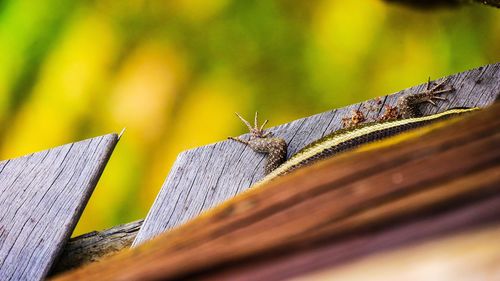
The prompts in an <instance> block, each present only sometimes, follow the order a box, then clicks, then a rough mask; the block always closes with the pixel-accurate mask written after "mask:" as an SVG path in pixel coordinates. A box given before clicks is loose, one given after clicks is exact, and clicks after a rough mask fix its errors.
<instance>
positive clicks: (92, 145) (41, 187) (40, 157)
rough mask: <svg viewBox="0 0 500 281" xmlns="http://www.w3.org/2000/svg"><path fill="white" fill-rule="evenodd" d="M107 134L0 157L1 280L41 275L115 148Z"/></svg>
mask: <svg viewBox="0 0 500 281" xmlns="http://www.w3.org/2000/svg"><path fill="white" fill-rule="evenodd" d="M117 140H118V136H117V135H116V134H110V135H105V136H101V137H97V138H93V139H88V140H84V141H81V142H76V143H71V144H67V145H63V146H60V147H56V148H53V149H50V150H46V151H42V152H38V153H34V154H31V155H27V156H24V157H20V158H16V159H11V160H6V161H2V162H0V280H41V279H43V278H44V277H45V275H46V274H47V272H48V270H49V269H50V267H51V266H52V264H53V262H54V260H55V259H56V257H57V255H58V254H59V253H60V251H61V249H62V247H63V246H64V245H65V243H66V241H67V240H68V239H69V237H70V235H71V232H72V231H73V229H74V227H75V225H76V223H77V221H78V219H79V218H80V215H81V213H82V211H83V209H84V207H85V205H86V203H87V201H88V199H89V197H90V195H91V193H92V191H93V190H94V187H95V185H96V183H97V181H98V179H99V177H100V175H101V173H102V171H103V169H104V167H105V165H106V163H107V161H108V159H109V157H110V155H111V152H112V151H113V149H114V147H115V145H116V142H117Z"/></svg>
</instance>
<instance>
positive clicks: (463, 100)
mask: <svg viewBox="0 0 500 281" xmlns="http://www.w3.org/2000/svg"><path fill="white" fill-rule="evenodd" d="M449 85H452V86H453V87H454V88H455V89H456V91H455V92H453V93H451V94H448V95H447V96H446V97H447V98H448V99H449V101H448V102H442V103H439V105H438V106H437V107H433V106H431V105H429V106H425V107H424V108H423V112H424V113H426V114H431V113H436V112H441V111H443V110H445V109H448V108H451V107H475V106H479V107H484V106H487V105H489V104H491V103H492V102H493V100H494V99H495V97H496V96H497V95H498V94H499V93H500V63H497V64H493V65H487V66H484V67H480V68H477V69H473V70H470V71H466V72H463V73H459V74H456V75H452V76H450V77H449ZM424 87H425V84H422V85H419V86H415V87H412V88H409V89H406V90H403V91H400V92H397V93H395V94H393V95H389V96H385V97H382V98H381V99H380V100H381V101H382V104H381V105H380V107H381V108H382V107H383V106H384V105H392V106H394V105H395V104H396V101H397V99H398V98H399V97H400V96H403V95H407V94H410V93H415V92H419V91H421V90H423V89H424ZM332 98H335V97H334V96H332ZM373 105H376V100H371V101H366V102H362V103H359V104H354V105H351V106H348V107H344V108H341V109H336V110H332V111H328V112H324V113H321V114H317V115H314V116H311V117H307V118H304V119H300V120H296V121H293V122H290V123H288V124H284V125H281V126H277V127H274V128H271V129H270V130H271V131H272V132H273V133H274V134H275V135H276V136H279V137H283V138H284V139H285V140H286V141H287V143H288V144H289V145H288V156H290V155H292V154H294V153H296V152H297V151H298V150H300V149H301V148H302V147H304V146H305V145H307V144H309V143H310V142H312V141H314V140H316V139H318V138H321V137H322V136H324V135H326V134H328V133H330V132H332V131H335V130H337V129H339V128H341V127H342V118H344V117H347V116H350V114H351V112H352V110H357V109H360V110H363V107H364V106H373ZM363 111H365V110H363ZM381 114H383V110H380V111H379V112H371V113H370V114H369V115H368V116H367V117H369V118H374V117H376V116H379V115H381ZM228 118H229V117H228ZM231 118H232V117H231ZM246 137H248V136H246ZM244 138H245V137H244ZM264 162H265V161H264V156H263V155H261V154H257V153H255V152H254V151H252V150H251V149H250V148H248V147H245V146H243V145H241V144H239V143H235V142H232V141H222V142H219V143H215V144H212V145H207V146H203V147H199V148H195V149H192V150H189V151H185V152H183V153H181V154H180V155H179V156H178V158H177V160H176V162H175V163H174V165H173V167H172V169H171V171H170V173H169V175H168V177H167V179H166V181H165V183H164V184H163V187H162V188H161V191H160V192H159V194H158V196H157V198H156V200H155V202H154V204H153V206H152V208H151V209H150V211H149V213H148V215H147V217H146V219H145V222H144V225H143V227H142V228H141V230H140V231H139V234H138V235H137V237H136V239H135V241H134V244H133V245H134V246H135V245H138V244H140V243H141V242H143V241H145V240H148V239H151V238H152V237H154V236H156V235H158V234H160V233H161V232H163V231H165V230H167V229H171V228H173V227H175V226H178V225H180V224H182V223H184V222H186V221H187V220H189V219H191V218H193V217H195V216H197V215H199V214H200V213H201V212H202V211H204V210H207V209H209V208H211V207H213V206H215V205H217V204H219V203H220V202H222V201H224V200H227V199H229V198H231V197H233V196H235V195H236V194H238V193H240V192H242V191H244V190H246V189H248V187H250V186H251V185H252V184H253V183H255V182H256V181H258V180H259V179H260V178H261V177H262V176H263V171H264Z"/></svg>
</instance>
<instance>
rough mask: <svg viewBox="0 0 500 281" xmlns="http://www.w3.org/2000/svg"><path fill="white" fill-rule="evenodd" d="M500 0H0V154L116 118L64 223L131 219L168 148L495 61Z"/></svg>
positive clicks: (139, 213)
mask: <svg viewBox="0 0 500 281" xmlns="http://www.w3.org/2000/svg"><path fill="white" fill-rule="evenodd" d="M499 16H500V13H499V10H497V9H494V8H490V7H486V6H481V5H471V6H466V7H461V8H456V9H437V10H435V9H433V10H430V11H429V10H426V11H419V10H413V9H410V8H407V7H403V6H398V5H388V4H387V3H385V2H382V1H379V0H365V1H340V0H337V1H332V0H322V1H319V0H315V1H298V0H292V1H244V0H239V1H236V0H210V1H205V0H178V1H174V0H171V1H145V0H123V1H110V0H100V1H74V0H45V1H32V0H3V1H0V158H1V159H7V158H13V157H17V156H21V155H24V154H28V153H31V152H34V151H38V150H43V149H47V148H50V147H54V146H57V145H61V144H64V143H68V142H73V141H77V140H81V139H84V138H88V137H93V136H97V135H102V134H105V133H109V132H119V131H120V130H121V129H122V128H123V127H126V128H127V131H126V133H125V135H124V137H123V138H122V139H121V140H120V143H119V144H118V146H117V148H116V150H115V152H114V154H113V156H112V158H111V160H110V162H109V164H108V166H107V168H106V170H105V171H104V174H103V176H102V178H101V180H100V182H99V184H98V186H97V189H96V191H95V193H94V195H93V196H92V197H91V199H90V202H89V204H88V206H87V208H86V209H85V212H84V214H83V217H82V219H81V221H80V222H79V224H78V226H77V229H76V231H75V233H74V235H77V234H81V233H84V232H87V231H91V230H95V229H103V228H106V227H111V226H113V225H116V224H119V223H125V222H129V221H132V220H135V219H139V218H143V217H144V216H145V215H146V213H147V211H148V209H149V207H150V206H151V204H152V202H153V201H154V198H155V196H156V194H157V192H158V191H159V189H160V187H161V185H162V183H163V181H164V179H165V176H166V175H167V173H168V171H169V168H170V166H171V165H172V163H173V162H174V160H175V158H176V155H177V154H178V153H179V152H180V151H182V150H185V149H188V148H192V147H195V146H200V145H204V144H208V143H211V142H216V141H220V140H223V139H225V138H226V137H227V136H229V135H239V134H241V133H244V132H245V128H244V127H243V126H242V124H240V122H239V121H238V120H237V119H236V118H235V116H234V112H235V111H237V112H240V113H242V114H243V115H244V116H248V117H250V116H251V115H253V112H254V111H256V110H258V111H259V112H260V113H261V116H263V117H265V118H268V119H270V125H271V126H272V125H277V124H280V123H285V122H289V121H291V120H293V119H297V118H300V117H304V116H308V115H312V114H315V113H318V112H322V111H325V110H328V109H331V108H335V107H341V106H345V105H348V104H351V103H354V102H358V101H362V100H365V99H369V98H372V97H376V96H380V95H384V94H388V93H391V92H395V91H398V90H400V89H403V88H407V87H409V86H412V85H415V84H419V83H422V82H424V81H426V79H427V78H428V77H429V76H430V77H432V78H438V77H442V76H445V75H449V74H452V73H455V72H459V71H463V70H467V69H469V68H473V67H478V66H481V65H484V64H487V63H494V62H498V61H499V58H500V18H499Z"/></svg>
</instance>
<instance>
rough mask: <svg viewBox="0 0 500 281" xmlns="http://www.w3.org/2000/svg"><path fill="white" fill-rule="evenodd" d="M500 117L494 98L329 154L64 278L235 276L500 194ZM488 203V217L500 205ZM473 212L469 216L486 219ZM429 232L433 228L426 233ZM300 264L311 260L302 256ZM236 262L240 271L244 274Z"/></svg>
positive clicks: (339, 256)
mask: <svg viewBox="0 0 500 281" xmlns="http://www.w3.org/2000/svg"><path fill="white" fill-rule="evenodd" d="M499 125H500V105H495V106H493V107H492V108H489V109H488V110H485V111H482V112H479V113H475V114H472V115H470V116H468V117H466V118H464V119H461V120H459V121H457V122H453V123H452V124H448V125H447V126H444V127H442V128H437V129H435V130H433V131H431V132H428V133H425V134H424V135H422V136H421V137H418V138H409V139H407V140H404V141H403V140H402V141H401V142H399V143H394V140H391V144H392V145H391V146H384V145H383V144H384V143H382V144H379V145H378V147H372V149H364V151H362V152H359V151H355V152H350V153H346V154H343V155H341V156H339V157H335V158H331V159H328V160H326V161H323V162H321V163H318V164H317V165H314V166H311V167H306V168H304V169H300V170H298V171H296V172H294V173H292V174H290V175H288V176H285V177H282V178H279V179H277V180H275V181H273V182H271V183H269V184H267V185H266V186H263V187H262V188H259V189H254V190H250V191H249V192H246V193H244V194H242V195H240V196H238V197H236V198H235V199H233V200H230V201H229V202H227V203H225V204H223V205H222V206H219V207H217V208H216V209H214V210H212V211H210V212H208V213H205V214H204V215H202V216H200V217H198V218H196V219H195V220H193V221H191V222H189V223H187V224H186V225H184V226H181V227H179V228H177V229H174V230H173V231H170V232H168V233H165V234H163V235H161V236H160V237H158V238H156V239H154V240H152V241H151V242H148V243H145V244H144V245H142V246H140V247H138V248H136V249H133V250H129V251H126V252H124V253H122V254H119V255H116V256H114V257H112V258H110V259H108V260H105V261H103V262H100V263H97V264H91V265H89V266H87V267H84V268H81V269H77V270H75V271H72V272H70V273H68V274H65V275H61V276H59V277H58V278H56V280H72V281H73V280H84V279H85V280H87V279H96V280H97V279H98V280H117V279H119V280H158V279H175V278H188V277H196V278H201V277H206V278H210V277H214V276H219V277H221V276H229V275H230V272H229V271H230V270H237V269H238V268H241V269H244V268H245V267H246V266H251V265H252V264H254V263H255V262H256V261H260V260H269V262H267V263H266V264H265V265H261V266H263V267H261V268H260V270H264V269H266V268H269V267H270V266H272V265H276V264H278V263H279V261H282V260H283V257H286V256H291V255H293V254H294V253H301V252H304V253H305V252H307V251H310V250H311V249H322V248H323V249H325V248H326V245H330V244H334V243H338V245H343V243H342V242H343V241H344V242H346V243H347V242H348V241H349V239H353V237H363V235H366V234H368V233H372V232H373V231H375V230H384V229H391V228H394V227H396V226H398V225H401V224H403V223H412V222H414V221H415V220H418V219H422V218H425V217H427V218H428V219H429V220H431V221H432V218H433V217H434V214H440V213H443V212H447V211H450V210H460V209H463V208H465V207H466V206H467V205H470V204H476V202H477V204H479V203H480V202H482V201H483V200H486V199H487V198H489V197H495V196H498V194H499V192H500V126H499ZM411 135H414V134H411ZM400 139H402V137H400ZM385 144H387V142H385ZM487 210H489V212H486V213H487V214H486V215H484V217H489V216H490V215H491V211H494V212H495V213H496V214H497V213H498V211H497V209H494V208H493V209H492V208H487ZM474 213H476V214H480V212H474ZM474 213H473V214H472V215H473V217H472V218H471V222H470V223H469V224H465V222H464V224H465V225H468V226H471V225H474V224H477V223H478V222H482V220H483V219H482V218H481V217H480V216H478V217H476V216H474ZM469 215H470V214H469ZM496 217H497V216H495V218H496ZM497 219H498V218H497ZM485 221H488V222H490V221H489V220H485ZM459 226H460V224H459ZM426 236H432V233H427V234H426V235H423V236H422V237H420V239H424V238H425V237H426ZM365 238H366V237H365ZM492 242H496V241H492ZM372 247H373V248H377V247H378V245H377V244H376V243H375V244H374V245H372ZM381 248H383V247H381ZM349 257H350V256H349V253H348V251H344V252H337V257H336V263H339V262H340V263H341V262H343V261H346V260H348V258H349ZM327 265H328V264H325V266H327ZM299 269H302V270H299ZM283 270H284V271H285V272H286V271H287V270H291V269H290V267H285V268H282V271H280V270H278V271H276V272H274V275H273V274H271V275H268V276H267V277H268V279H269V280H271V279H280V278H281V277H280V276H283ZM293 270H296V271H297V272H301V273H303V272H307V271H309V270H311V268H308V267H307V264H303V267H302V268H300V267H293ZM234 272H236V273H234ZM234 272H233V273H234V274H236V275H234V276H233V277H235V276H242V275H241V274H239V273H238V271H234ZM241 272H244V270H243V271H240V273H241ZM247 273H248V272H247ZM221 274H222V275H221ZM224 274H229V275H224ZM280 274H281V275H280ZM273 276H274V278H273ZM288 277H290V276H288Z"/></svg>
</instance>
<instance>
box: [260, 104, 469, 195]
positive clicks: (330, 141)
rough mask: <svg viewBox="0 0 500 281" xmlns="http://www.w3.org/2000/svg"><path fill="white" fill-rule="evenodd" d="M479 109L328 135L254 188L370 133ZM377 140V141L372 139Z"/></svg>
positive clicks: (462, 110) (465, 109)
mask: <svg viewBox="0 0 500 281" xmlns="http://www.w3.org/2000/svg"><path fill="white" fill-rule="evenodd" d="M478 109H479V108H462V109H450V110H447V111H444V112H441V113H437V114H433V115H428V116H423V117H416V118H408V119H401V120H395V121H386V122H374V123H370V124H365V125H364V126H361V127H360V128H354V129H352V130H348V131H347V132H345V133H341V134H335V132H334V133H333V134H332V135H330V136H326V137H324V138H322V139H320V140H318V141H316V142H314V143H313V144H312V145H309V146H307V147H305V148H304V149H302V150H300V151H299V152H297V153H296V154H295V155H293V156H292V157H290V159H288V160H287V161H286V162H284V163H283V164H282V165H281V166H279V167H278V168H276V169H275V170H273V171H272V172H270V173H269V174H268V175H266V176H265V177H264V178H263V179H261V180H260V181H259V182H257V183H256V184H255V185H254V186H257V185H261V184H263V183H265V182H268V181H270V180H272V179H274V178H276V177H277V176H280V175H282V174H285V173H287V172H289V171H290V169H291V168H293V167H295V166H300V165H301V163H304V162H305V161H307V160H308V159H311V158H313V157H315V156H317V155H320V154H321V153H322V152H324V151H326V150H328V149H332V148H334V147H335V146H338V145H340V144H343V143H345V142H348V141H351V140H354V139H356V138H359V137H363V136H367V135H369V134H371V133H375V132H381V131H384V130H390V129H396V128H400V127H402V126H405V125H409V124H421V123H426V122H428V121H434V120H437V119H440V118H445V117H448V116H451V115H457V114H463V113H467V112H472V111H475V110H478ZM375 140H378V139H374V141H375Z"/></svg>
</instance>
